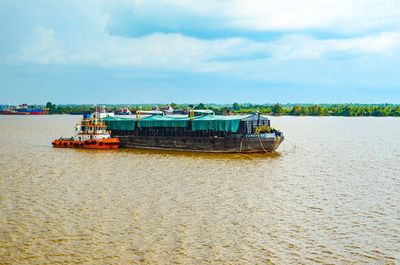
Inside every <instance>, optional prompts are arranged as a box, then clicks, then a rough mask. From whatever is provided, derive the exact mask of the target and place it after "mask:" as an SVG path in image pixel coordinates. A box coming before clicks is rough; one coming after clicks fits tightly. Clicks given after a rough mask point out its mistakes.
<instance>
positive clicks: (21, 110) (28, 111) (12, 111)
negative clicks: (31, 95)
mask: <svg viewBox="0 0 400 265" xmlns="http://www.w3.org/2000/svg"><path fill="white" fill-rule="evenodd" d="M0 114H1V115H46V114H49V110H48V109H44V108H30V107H29V106H28V105H27V104H22V105H19V106H18V107H17V108H15V107H11V108H8V109H6V110H1V111H0Z"/></svg>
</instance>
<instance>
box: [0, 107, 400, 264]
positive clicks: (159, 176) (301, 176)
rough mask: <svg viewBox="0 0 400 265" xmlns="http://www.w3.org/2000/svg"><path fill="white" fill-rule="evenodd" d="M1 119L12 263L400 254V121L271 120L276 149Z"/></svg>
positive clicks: (1, 179) (0, 242)
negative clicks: (217, 146) (163, 144)
mask: <svg viewBox="0 0 400 265" xmlns="http://www.w3.org/2000/svg"><path fill="white" fill-rule="evenodd" d="M79 119H80V117H77V116H61V115H60V116H43V117H34V116H26V117H23V116H0V200H1V204H0V210H1V212H0V218H1V219H0V220H1V223H0V225H1V227H0V263H1V264H59V263H62V264H141V263H142V264H173V263H177V264H207V263H211V264H268V263H271V264H272V263H274V264H289V263H301V264H317V263H322V264H327V263H330V264H352V263H355V264H363V263H368V264H371V263H372V264H385V263H387V264H391V263H393V264H394V263H398V262H400V253H399V249H400V140H399V139H400V119H396V118H333V117H326V118H312V117H280V118H272V122H273V124H274V125H275V127H277V128H280V129H282V130H283V131H284V132H285V135H286V140H285V142H284V143H283V144H282V145H281V147H280V148H279V149H278V152H277V153H276V154H274V155H269V156H267V155H264V154H261V155H215V154H212V155H201V154H191V153H174V152H172V153H171V152H168V153H167V152H157V151H151V152H150V151H138V150H126V149H125V150H122V149H121V150H115V151H103V150H101V151H96V150H75V149H53V148H51V145H50V142H51V140H52V139H53V138H58V137H59V136H61V135H63V136H70V135H71V134H72V129H73V125H74V123H75V122H77V121H78V120H79Z"/></svg>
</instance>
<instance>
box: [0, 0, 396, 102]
mask: <svg viewBox="0 0 400 265" xmlns="http://www.w3.org/2000/svg"><path fill="white" fill-rule="evenodd" d="M399 64H400V1H399V0H280V1H276V0H246V1H244V0H241V1H236V0H232V1H225V0H201V1H200V0H197V1H195V0H186V1H185V0H181V1H173V0H158V1H152V0H117V1H106V0H104V1H103V0H96V1H95V0H93V1H87V0H65V1H62V0H59V1H53V0H23V1H22V0H21V1H18V0H2V1H0V91H1V93H0V103H3V104H4V103H12V104H14V103H21V102H28V103H45V102H47V101H49V100H50V101H52V102H55V103H158V102H161V103H164V102H165V103H167V102H193V103H195V102H210V103H211V102H214V103H232V102H241V103H245V102H256V103H274V102H281V103H286V102H291V103H305V102H307V103H335V102H360V103H382V102H388V103H400V70H399V69H400V65H399Z"/></svg>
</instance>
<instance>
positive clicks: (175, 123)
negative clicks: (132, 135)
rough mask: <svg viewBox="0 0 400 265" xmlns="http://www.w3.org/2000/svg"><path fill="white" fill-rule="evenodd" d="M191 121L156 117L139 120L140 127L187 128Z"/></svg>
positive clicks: (183, 118)
mask: <svg viewBox="0 0 400 265" xmlns="http://www.w3.org/2000/svg"><path fill="white" fill-rule="evenodd" d="M189 120H190V119H189V117H182V116H178V117H172V116H160V115H154V116H149V117H145V118H142V119H139V120H138V127H170V128H171V127H172V128H177V127H187V126H188V122H189Z"/></svg>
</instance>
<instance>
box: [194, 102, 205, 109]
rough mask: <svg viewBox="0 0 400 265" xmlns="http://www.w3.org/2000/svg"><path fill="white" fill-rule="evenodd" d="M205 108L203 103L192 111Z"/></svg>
mask: <svg viewBox="0 0 400 265" xmlns="http://www.w3.org/2000/svg"><path fill="white" fill-rule="evenodd" d="M205 108H206V106H205V105H204V104H203V103H200V104H199V105H197V106H196V107H195V108H194V109H205Z"/></svg>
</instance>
